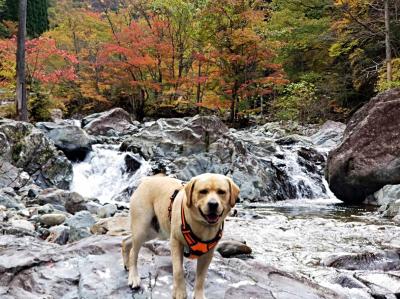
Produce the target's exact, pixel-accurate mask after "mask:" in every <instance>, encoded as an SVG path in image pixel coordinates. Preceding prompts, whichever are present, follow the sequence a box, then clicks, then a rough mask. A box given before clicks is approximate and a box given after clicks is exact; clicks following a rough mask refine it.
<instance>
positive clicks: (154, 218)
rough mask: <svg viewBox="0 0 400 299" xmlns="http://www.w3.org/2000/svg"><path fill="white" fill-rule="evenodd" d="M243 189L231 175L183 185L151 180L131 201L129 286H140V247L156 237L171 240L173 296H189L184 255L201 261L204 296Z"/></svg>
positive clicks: (198, 292) (126, 248)
mask: <svg viewBox="0 0 400 299" xmlns="http://www.w3.org/2000/svg"><path fill="white" fill-rule="evenodd" d="M239 191H240V190H239V187H238V186H237V185H236V184H235V183H234V182H233V181H232V180H231V179H230V178H228V177H226V176H224V175H220V174H212V173H206V174H202V175H199V176H196V177H194V178H193V179H192V180H191V181H190V182H189V183H187V184H185V185H183V184H182V182H181V181H179V180H177V179H173V178H169V177H157V176H154V177H148V178H145V179H144V180H143V181H142V182H141V184H140V185H139V187H138V188H137V190H136V191H135V192H134V194H133V195H132V198H131V202H130V217H131V229H132V240H131V241H132V242H130V241H129V240H125V242H123V244H122V253H123V258H124V264H125V267H126V268H127V269H129V285H130V286H131V287H132V288H139V287H140V277H139V275H138V269H137V260H138V254H139V250H140V247H141V246H142V244H143V243H144V242H146V241H148V240H151V239H154V238H161V239H167V238H170V244H171V255H172V266H173V281H174V283H173V298H176V299H182V298H187V293H186V285H185V279H184V273H183V257H184V256H186V257H188V258H195V259H197V270H196V283H195V289H194V298H196V299H204V298H205V296H204V281H205V278H206V274H207V270H208V266H209V265H210V262H211V259H212V257H213V253H214V250H215V246H216V245H217V243H218V241H219V239H220V238H221V236H222V229H223V224H224V219H225V218H226V216H227V215H228V213H229V212H230V210H231V208H232V207H233V206H234V205H235V204H236V200H237V198H238V195H239Z"/></svg>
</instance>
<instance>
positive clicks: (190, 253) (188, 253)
mask: <svg viewBox="0 0 400 299" xmlns="http://www.w3.org/2000/svg"><path fill="white" fill-rule="evenodd" d="M179 191H180V189H177V190H175V191H174V193H173V194H172V196H171V198H170V199H171V202H170V204H169V208H168V216H169V222H171V216H172V204H173V203H174V200H175V197H176V196H177V195H178V193H179ZM181 221H182V226H181V231H182V235H183V237H184V238H185V241H186V243H187V245H188V248H186V249H187V250H184V252H183V255H184V256H185V257H187V258H190V259H197V258H199V257H200V256H202V255H203V254H206V253H207V252H209V251H210V250H211V249H213V248H214V247H215V246H216V245H217V244H218V241H219V240H221V238H222V231H223V229H224V223H222V226H221V228H220V229H219V230H218V233H217V235H216V236H215V237H214V239H212V240H210V241H201V240H200V239H199V238H198V237H197V236H196V235H195V234H194V233H193V231H192V229H191V228H190V225H189V224H187V222H186V218H185V210H184V208H183V204H182V205H181Z"/></svg>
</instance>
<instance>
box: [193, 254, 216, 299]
mask: <svg viewBox="0 0 400 299" xmlns="http://www.w3.org/2000/svg"><path fill="white" fill-rule="evenodd" d="M213 255H214V249H212V250H210V251H209V252H207V253H206V254H204V255H202V256H201V257H199V258H198V260H197V269H196V283H195V286H194V296H193V298H194V299H206V297H205V296H204V282H205V280H206V276H207V271H208V267H209V266H210V263H211V260H212V258H213Z"/></svg>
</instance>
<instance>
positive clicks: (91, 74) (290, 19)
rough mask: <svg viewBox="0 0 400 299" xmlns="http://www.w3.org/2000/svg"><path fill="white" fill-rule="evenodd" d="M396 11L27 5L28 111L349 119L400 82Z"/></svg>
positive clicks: (6, 97) (0, 48) (4, 8)
mask: <svg viewBox="0 0 400 299" xmlns="http://www.w3.org/2000/svg"><path fill="white" fill-rule="evenodd" d="M16 3H17V1H9V0H0V20H1V22H0V36H1V37H0V101H1V102H2V105H1V106H0V115H2V116H7V117H12V116H13V114H14V113H15V111H14V110H13V109H14V105H13V104H8V105H7V104H4V103H7V102H11V101H13V99H14V97H15V51H16V38H15V35H16V32H17V20H18V9H17V7H16V6H17V5H16ZM385 3H386V4H387V5H388V9H386V15H385V6H384V4H385ZM399 7H400V0H385V1H379V0H377V1H374V0H301V1H300V0H271V1H258V0H194V1H186V0H113V1H111V0H105V1H101V0H99V1H95V0H92V1H75V0H61V1H54V0H53V1H51V0H49V1H47V0H28V13H27V29H28V36H29V40H28V41H27V45H26V47H27V59H26V61H27V85H28V95H29V97H28V98H29V103H30V105H29V107H30V116H31V119H32V120H33V121H38V120H46V119H48V118H49V116H50V115H49V110H50V109H52V108H61V109H62V110H63V111H64V112H65V114H66V115H68V116H75V115H81V114H86V113H91V112H97V111H101V110H104V109H108V108H111V107H114V106H120V107H123V108H125V109H127V110H128V111H129V112H130V113H132V114H133V115H134V116H135V117H136V118H137V119H138V120H142V119H143V118H144V117H146V116H150V117H151V116H159V115H165V113H166V112H165V111H168V115H178V114H180V113H181V114H183V115H185V114H187V113H198V112H202V113H218V114H220V115H221V116H224V117H225V119H226V120H227V121H230V122H232V123H233V122H236V121H238V120H240V119H245V118H247V117H248V116H249V115H263V117H265V118H267V119H269V120H295V121H299V122H321V121H324V120H326V119H328V118H329V119H337V120H345V119H346V118H347V117H348V116H349V115H350V114H351V112H352V111H353V110H354V109H356V108H357V107H359V105H360V104H362V103H364V102H366V101H368V100H369V99H370V98H371V97H372V96H373V95H374V94H375V93H377V92H379V91H383V90H386V89H389V88H392V87H396V86H400V58H399V49H400V21H399V16H400V12H399V9H398V8H399ZM385 21H387V22H388V23H387V22H385ZM385 25H386V27H385ZM388 38H389V40H388ZM388 45H389V46H388ZM388 48H389V50H390V54H391V55H390V59H388V58H387V57H388V56H387V54H388V52H387V51H388ZM388 65H390V67H391V71H390V76H389V77H390V80H389V79H388V78H389V77H388Z"/></svg>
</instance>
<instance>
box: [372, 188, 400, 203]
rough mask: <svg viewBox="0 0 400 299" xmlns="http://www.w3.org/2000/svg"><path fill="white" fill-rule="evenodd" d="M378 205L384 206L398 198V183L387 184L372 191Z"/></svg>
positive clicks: (399, 194) (399, 195)
mask: <svg viewBox="0 0 400 299" xmlns="http://www.w3.org/2000/svg"><path fill="white" fill-rule="evenodd" d="M374 198H375V200H376V204H377V205H378V206H384V205H387V204H389V203H391V202H394V201H396V200H398V199H400V185H387V186H385V187H383V188H382V189H380V190H379V191H377V192H375V193H374Z"/></svg>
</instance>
